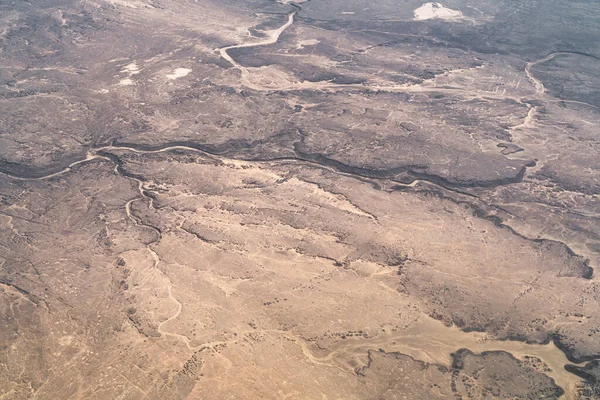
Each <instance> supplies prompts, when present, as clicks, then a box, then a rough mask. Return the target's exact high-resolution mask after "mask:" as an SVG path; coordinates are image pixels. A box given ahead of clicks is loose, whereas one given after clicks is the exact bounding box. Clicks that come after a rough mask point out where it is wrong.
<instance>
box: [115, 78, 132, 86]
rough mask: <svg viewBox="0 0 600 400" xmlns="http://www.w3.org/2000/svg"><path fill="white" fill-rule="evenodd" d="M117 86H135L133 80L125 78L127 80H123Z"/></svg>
mask: <svg viewBox="0 0 600 400" xmlns="http://www.w3.org/2000/svg"><path fill="white" fill-rule="evenodd" d="M117 85H119V86H129V85H133V80H131V78H125V79H121V80H120V81H119V83H117Z"/></svg>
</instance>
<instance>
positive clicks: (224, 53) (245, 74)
mask: <svg viewBox="0 0 600 400" xmlns="http://www.w3.org/2000/svg"><path fill="white" fill-rule="evenodd" d="M297 13H298V8H296V10H294V11H293V12H291V13H290V14H289V15H288V20H287V22H286V23H285V24H283V25H282V26H281V27H279V28H278V29H275V30H272V31H268V32H267V38H266V39H265V40H262V41H259V42H255V43H244V44H236V45H232V46H227V47H223V48H221V49H219V53H220V54H221V57H223V58H224V59H225V60H227V61H228V62H229V63H230V64H231V65H233V66H234V67H235V68H237V69H238V70H239V71H240V72H241V74H242V83H243V84H245V85H246V86H248V87H250V88H252V89H254V90H262V88H261V87H260V86H257V85H255V84H253V83H252V82H250V80H249V77H250V72H249V71H248V69H247V68H246V67H244V66H243V65H241V64H240V63H238V62H237V61H235V60H234V59H233V57H231V56H230V55H229V53H228V51H229V50H234V49H244V48H250V47H259V46H268V45H270V44H275V43H277V41H278V40H279V37H280V36H281V34H282V33H283V32H284V31H285V30H286V29H287V28H289V27H290V26H292V24H293V23H294V16H295V15H296V14H297Z"/></svg>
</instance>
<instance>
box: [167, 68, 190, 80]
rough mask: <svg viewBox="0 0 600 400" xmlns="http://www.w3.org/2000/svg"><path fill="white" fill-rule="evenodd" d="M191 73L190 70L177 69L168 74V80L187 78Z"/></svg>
mask: <svg viewBox="0 0 600 400" xmlns="http://www.w3.org/2000/svg"><path fill="white" fill-rule="evenodd" d="M190 72H192V70H191V69H189V68H176V69H175V70H174V71H173V72H171V73H170V74H167V78H168V79H177V78H182V77H184V76H186V75H187V74H189V73H190Z"/></svg>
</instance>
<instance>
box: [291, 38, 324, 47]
mask: <svg viewBox="0 0 600 400" xmlns="http://www.w3.org/2000/svg"><path fill="white" fill-rule="evenodd" d="M319 43H321V41H320V40H319V39H308V40H301V41H299V42H298V45H297V46H296V49H298V50H299V49H303V48H304V46H316V45H318V44H319Z"/></svg>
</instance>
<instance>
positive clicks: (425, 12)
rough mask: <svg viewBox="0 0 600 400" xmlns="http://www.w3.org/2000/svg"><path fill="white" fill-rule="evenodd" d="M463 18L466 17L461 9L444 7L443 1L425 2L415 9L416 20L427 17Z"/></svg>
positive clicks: (422, 19)
mask: <svg viewBox="0 0 600 400" xmlns="http://www.w3.org/2000/svg"><path fill="white" fill-rule="evenodd" d="M433 18H439V19H461V18H464V17H463V14H462V13H461V12H460V11H456V10H452V9H450V8H447V7H444V6H443V5H442V4H441V3H425V4H423V5H422V6H421V7H419V8H417V9H416V10H415V18H414V19H415V21H424V20H427V19H433Z"/></svg>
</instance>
